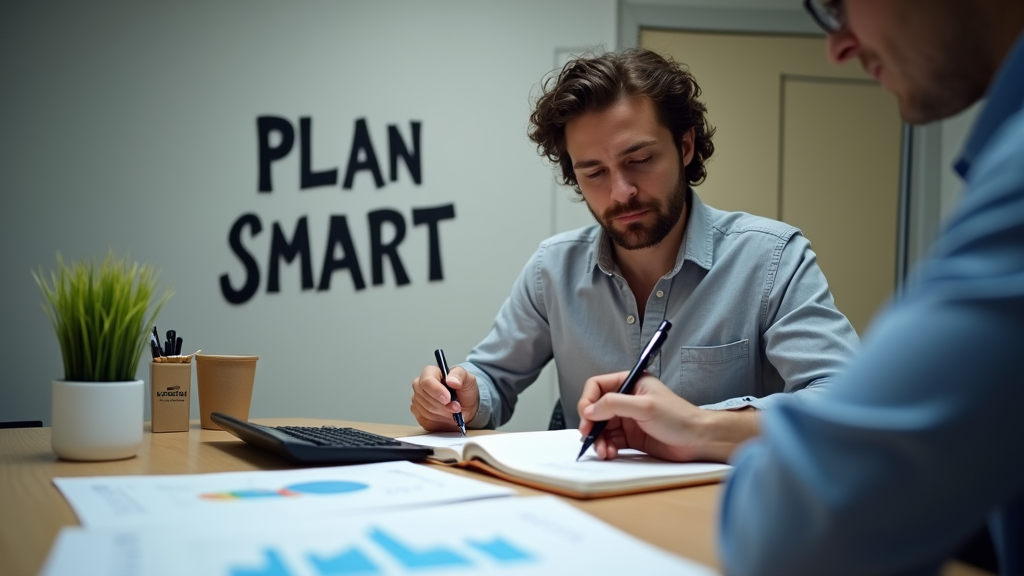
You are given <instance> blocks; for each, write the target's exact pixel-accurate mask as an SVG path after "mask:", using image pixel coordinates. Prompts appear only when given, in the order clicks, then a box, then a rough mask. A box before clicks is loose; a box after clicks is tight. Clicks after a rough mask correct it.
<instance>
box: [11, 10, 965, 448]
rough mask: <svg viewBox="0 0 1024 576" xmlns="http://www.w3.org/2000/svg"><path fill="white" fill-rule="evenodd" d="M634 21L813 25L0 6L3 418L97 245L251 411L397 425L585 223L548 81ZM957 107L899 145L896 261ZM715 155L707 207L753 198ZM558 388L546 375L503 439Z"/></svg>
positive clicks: (26, 409) (946, 184) (940, 188)
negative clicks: (153, 276)
mask: <svg viewBox="0 0 1024 576" xmlns="http://www.w3.org/2000/svg"><path fill="white" fill-rule="evenodd" d="M643 30H658V31H664V30H669V31H696V32H700V33H702V34H703V33H711V34H719V33H722V34H733V35H737V36H750V35H767V36H778V35H792V36H796V37H808V38H815V37H816V38H819V39H820V38H821V36H820V34H819V33H818V31H817V30H816V29H815V27H814V25H813V24H812V23H811V22H810V20H809V18H808V17H807V16H806V15H805V14H804V13H803V11H802V9H801V6H800V2H799V0H662V1H653V0H645V1H643V2H633V1H621V0H620V1H616V0H534V1H531V0H516V1H514V2H513V1H495V2H477V1H473V0H436V1H430V2H421V1H416V0H374V1H370V0H366V1H355V0H351V1H341V0H339V1H333V2H328V1H318V2H303V3H297V4H280V3H271V2H242V1H240V0H224V1H218V2H199V1H191V0H190V1H182V2H173V3H170V2H168V3H159V4H154V3H146V4H139V3H130V2H90V3H75V2H68V1H59V2H47V1H44V2H15V3H5V4H4V5H3V7H0V77H2V79H3V89H2V90H0V99H2V105H0V115H2V125H3V126H4V130H3V132H2V134H0V199H2V200H0V202H2V210H0V241H2V246H3V248H4V249H3V251H2V252H0V268H2V270H3V275H2V277H0V286H2V289H0V293H2V298H0V327H2V330H0V349H2V350H3V352H4V357H5V359H6V362H5V367H4V369H3V370H2V372H0V421H10V420H42V421H43V423H44V425H49V420H50V383H51V381H52V380H54V379H60V378H62V377H63V368H62V362H61V357H60V351H59V346H58V344H57V340H56V337H55V335H54V332H53V329H52V327H51V325H50V322H49V320H48V318H47V317H46V315H45V313H44V312H43V310H42V307H41V305H42V301H43V297H42V294H41V292H40V290H39V288H38V287H37V286H36V283H35V281H34V280H33V277H32V271H40V270H41V271H43V273H45V274H48V273H49V272H50V271H51V270H53V269H54V268H55V265H56V254H57V253H58V252H59V253H60V254H61V255H62V256H63V258H64V259H65V260H69V261H74V260H80V259H99V258H102V257H103V256H104V255H105V254H106V253H107V251H108V250H113V251H114V252H116V253H118V254H121V255H128V256H129V257H130V258H131V259H132V260H136V261H140V262H149V263H152V264H153V265H154V266H155V267H156V268H157V269H158V270H160V280H159V286H160V288H161V290H162V289H165V288H167V289H172V290H173V291H174V295H173V297H172V298H171V299H170V300H169V302H168V303H167V304H166V305H165V306H164V308H163V310H162V312H161V313H160V316H159V318H158V320H157V325H158V326H159V328H160V329H161V331H163V330H165V329H172V328H173V329H175V330H177V331H178V333H179V335H181V336H182V337H183V338H184V348H185V350H184V351H185V352H194V351H195V350H197V349H202V351H203V352H205V353H209V354H254V355H258V356H259V357H260V360H259V363H258V368H257V374H256V385H255V391H254V395H253V401H252V407H251V412H250V417H254V418H258V417H268V416H281V417H293V416H294V417H321V418H338V419H349V420H362V421H377V422H393V423H413V422H414V419H413V418H412V416H411V414H410V413H409V398H410V392H411V389H410V382H411V380H412V379H413V378H414V377H415V376H416V375H417V374H418V373H419V371H420V369H421V368H422V367H423V366H425V365H427V364H430V363H431V362H432V361H433V355H432V352H433V350H434V349H435V348H443V349H444V350H445V352H446V354H447V356H448V358H449V361H450V362H451V363H456V362H459V361H461V360H462V359H464V358H465V356H466V354H467V353H468V352H469V350H470V349H471V348H472V346H473V345H474V344H476V343H477V342H478V341H479V340H480V339H481V338H483V336H484V335H485V334H486V333H487V331H488V330H489V328H490V327H491V324H492V322H493V320H494V316H495V314H496V313H497V311H498V309H499V307H500V306H501V304H502V302H503V301H504V300H505V298H506V297H507V295H508V293H509V290H510V287H511V284H512V282H513V280H514V279H515V278H516V276H517V275H518V274H519V272H520V270H521V268H522V266H523V264H524V263H525V262H526V259H527V258H528V257H529V255H530V254H531V253H532V252H533V250H534V249H535V248H536V247H537V244H538V243H539V242H540V241H541V240H543V239H544V238H546V237H547V236H550V235H551V234H553V233H556V232H559V231H562V230H568V229H572V228H576V227H579V226H583V225H587V224H590V223H592V218H591V216H590V214H589V213H588V211H587V210H586V207H585V206H584V205H583V204H581V203H578V202H574V201H573V200H572V196H573V194H572V192H571V191H570V190H569V189H567V188H565V187H562V186H558V185H557V184H556V183H555V173H554V170H553V169H552V167H551V166H550V165H549V164H548V163H547V161H546V160H544V159H542V158H540V157H539V156H538V155H537V153H536V150H535V148H534V146H533V145H532V144H531V143H530V142H529V140H528V139H527V137H526V129H527V121H528V116H529V113H530V110H531V103H532V97H534V96H536V94H537V93H538V89H539V85H540V81H541V79H542V78H543V77H545V75H546V74H548V73H550V72H551V71H552V70H553V69H555V68H557V67H559V66H560V65H561V64H562V63H563V62H564V61H565V60H566V59H567V58H569V57H570V56H571V55H574V54H580V53H583V52H585V51H587V50H590V51H596V52H600V51H603V50H609V49H616V48H620V47H625V46H634V45H637V44H638V43H639V42H640V34H641V31H643ZM815 50H816V51H817V50H818V48H815ZM820 57H821V58H822V59H824V54H821V55H820ZM680 59H681V60H682V61H684V62H686V60H687V59H686V58H685V57H683V58H680ZM695 72H696V70H695ZM697 79H698V81H700V80H701V76H700V74H699V73H698V74H697ZM707 104H708V107H709V110H710V113H711V114H712V118H713V121H714V113H715V102H714V101H713V100H708V102H707ZM973 114H974V109H972V110H969V111H967V112H965V113H964V114H962V115H961V116H959V117H957V118H953V119H951V120H948V121H946V122H943V123H940V124H936V125H932V126H927V127H921V128H915V129H912V130H904V131H903V132H902V145H901V146H900V147H899V148H898V151H897V152H896V153H898V154H899V155H900V158H898V159H896V161H897V162H898V165H899V166H900V167H901V168H900V171H899V182H898V183H894V186H895V185H897V184H898V186H899V188H900V189H902V190H903V196H902V198H903V200H902V201H901V204H900V210H899V214H900V216H899V218H900V222H899V223H898V224H899V225H898V226H896V230H897V232H898V234H899V238H898V241H897V242H896V243H895V245H896V249H897V250H898V251H899V254H898V255H894V256H893V258H894V261H897V262H899V263H900V266H901V268H900V271H899V274H897V276H899V275H902V273H903V272H902V271H903V270H905V269H907V268H909V267H911V266H912V263H913V261H914V260H916V259H918V258H920V257H922V255H923V254H924V253H925V249H926V246H927V243H928V241H929V240H930V239H931V237H932V236H933V235H934V234H935V231H936V230H937V228H938V226H941V222H942V219H943V217H944V216H945V215H946V214H948V213H949V211H950V209H951V207H952V206H953V204H954V203H955V201H956V198H957V194H958V192H959V190H960V183H959V181H958V180H957V179H956V177H955V176H954V174H953V173H952V170H951V169H950V168H949V166H950V164H951V161H952V159H953V158H954V156H955V155H956V153H957V152H958V150H959V146H960V144H961V143H962V141H963V138H964V136H965V131H966V129H967V127H969V125H970V120H971V118H972V116H973ZM261 119H262V120H261ZM751 129H753V128H751ZM758 129H759V128H758ZM728 141H729V140H728V138H725V139H724V140H723V142H722V143H721V144H720V146H719V149H718V151H717V152H716V154H718V155H720V156H721V157H722V160H721V161H720V162H719V163H720V164H725V165H728V160H727V159H728V157H729V149H728V146H727V142H728ZM708 169H709V178H708V182H707V183H706V184H704V185H702V186H701V187H698V188H697V191H698V193H700V194H701V195H702V197H703V198H704V200H705V201H706V202H708V203H710V204H712V205H718V206H719V207H722V208H728V209H743V210H747V211H751V212H755V213H762V212H764V210H762V209H760V208H759V207H757V206H743V205H742V203H740V204H741V205H738V206H737V205H734V204H735V202H733V203H728V204H729V205H727V206H722V205H719V204H716V198H717V197H718V196H716V195H720V194H722V192H716V190H715V188H714V185H715V184H714V183H715V181H716V159H712V161H711V163H710V164H709V167H708ZM730 169H731V170H735V169H736V168H730ZM861 169H862V170H863V171H865V172H866V173H869V172H870V167H861ZM722 170H723V171H724V168H723V169H722ZM753 176H754V177H756V176H757V175H756V174H754V175H753ZM772 178H775V180H776V181H777V180H780V178H779V177H778V176H777V175H775V176H772ZM720 180H721V179H720ZM772 185H774V183H773V184H772ZM871 185H872V183H871V180H870V178H865V181H864V184H863V186H871ZM763 215H766V216H771V217H780V214H778V213H765V214H763ZM782 216H784V214H782ZM863 228H864V229H863V233H864V234H865V235H870V234H872V233H875V231H874V230H873V229H872V225H870V224H867V223H865V224H864V225H863ZM809 236H810V235H809ZM307 240H308V244H306V241H307ZM810 240H811V242H812V246H813V245H814V241H815V238H814V237H813V236H810ZM829 265H830V266H832V267H833V269H835V270H836V274H840V271H839V269H838V267H841V266H842V264H841V263H830V264H829ZM823 268H825V270H826V274H827V275H831V273H830V272H829V270H828V268H827V267H825V266H824V263H823ZM898 281H899V278H897V281H896V283H897V284H898ZM895 288H896V286H894V289H895ZM839 307H840V309H842V308H843V304H842V302H839ZM862 335H863V333H862ZM148 364H149V363H148V361H147V360H146V359H145V358H144V359H143V360H142V361H141V362H140V365H139V371H138V377H139V378H140V379H143V380H145V381H147V383H148V380H149V371H148V370H149V368H148ZM623 368H624V369H626V368H628V367H623ZM556 399H557V389H556V385H555V381H554V371H553V370H552V369H551V367H549V368H548V369H546V370H545V371H544V372H543V373H542V374H541V376H540V377H539V379H538V381H537V382H536V383H535V384H534V385H533V386H532V387H531V388H530V390H529V391H528V392H527V393H526V394H525V395H524V396H523V397H522V398H521V400H520V402H519V405H518V406H517V409H516V414H515V416H514V417H513V419H512V421H511V422H510V423H509V424H508V425H507V426H506V427H505V429H508V430H529V429H543V428H546V426H547V421H548V416H549V414H550V411H551V407H552V406H553V404H554V402H555V400H556ZM568 408H569V409H572V408H571V404H570V407H568ZM146 410H147V412H146V414H147V418H148V406H147V408H146ZM192 414H193V417H197V415H198V405H197V401H196V397H195V395H194V394H193V408H192Z"/></svg>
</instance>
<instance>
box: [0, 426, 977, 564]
mask: <svg viewBox="0 0 1024 576" xmlns="http://www.w3.org/2000/svg"><path fill="white" fill-rule="evenodd" d="M258 421H259V422H261V423H263V424H270V425H275V426H276V425H282V424H296V425H305V426H320V425H323V424H333V425H335V426H355V427H358V428H362V429H364V430H369V431H371V432H377V433H379V434H384V435H387V436H392V437H399V436H411V435H414V434H419V433H422V429H420V428H419V427H415V426H401V425H388V424H366V423H357V422H344V421H338V420H318V419H309V418H287V419H285V418H272V419H259V420H258ZM478 433H481V432H471V434H478ZM484 433H486V432H484ZM290 467H291V466H290V465H289V464H288V462H286V461H285V460H282V459H280V458H278V457H276V456H273V455H271V454H268V453H266V452H263V451H262V450H259V449H257V448H253V447H251V446H249V445H247V444H245V443H243V442H241V441H240V440H238V439H237V438H235V437H234V436H232V435H230V434H228V433H227V432H221V431H217V430H201V429H200V428H199V423H198V421H194V422H193V423H192V426H191V429H190V430H189V432H188V433H184V432H180V433H166V434H151V433H149V432H148V431H147V432H146V434H145V436H144V438H143V442H142V447H141V448H140V449H139V453H138V455H137V456H135V457H134V458H129V459H127V460H118V461H114V462H67V461H63V460H58V459H57V457H56V456H55V455H54V454H53V451H52V450H51V449H50V429H49V428H21V429H14V430H0V574H3V575H5V576H34V575H36V574H37V573H38V571H39V569H40V568H41V567H42V564H43V561H44V560H45V558H46V554H47V553H48V552H49V550H50V545H51V544H52V543H53V540H54V538H55V537H56V535H57V532H58V531H59V530H60V528H61V527H62V526H72V525H77V524H78V523H79V522H78V519H77V518H76V516H75V513H74V512H73V511H72V509H71V507H70V506H69V505H68V503H67V501H66V500H64V497H63V496H61V494H60V492H59V491H58V490H57V488H56V486H54V485H53V482H52V479H53V478H55V477H61V476H113V475H127V474H198V473H204V472H226V471H233V470H278V469H284V468H290ZM439 469H443V470H447V471H449V472H451V473H453V474H461V475H465V476H471V477H473V478H476V479H478V480H482V481H484V482H491V483H495V484H501V485H505V486H512V487H514V488H515V489H516V490H517V491H518V492H519V493H520V494H522V495H536V494H543V492H540V491H537V490H532V489H530V488H525V487H521V486H518V485H515V484H509V483H507V482H504V481H502V480H498V479H496V478H491V477H489V476H486V475H482V474H478V473H474V472H468V471H465V470H459V469H451V468H440V467H439ZM720 493H721V485H706V486H696V487H692V488H681V489H677V490H665V491H661V492H650V493H647V494H636V495H632V496H620V497H614V498H601V499H597V500H587V501H582V500H574V499H572V498H563V500H565V501H566V502H569V503H570V504H572V505H574V506H576V507H577V508H579V509H581V510H584V511H586V512H588V513H589V514H592V515H593V516H596V517H598V518H601V519H602V520H604V521H605V522H608V523H609V524H612V525H614V526H617V527H618V528H620V529H621V530H624V531H625V532H628V533H630V534H633V535H634V536H636V537H638V538H641V539H643V540H646V541H648V542H650V543H652V544H654V545H656V546H659V547H661V548H663V549H665V550H669V551H672V552H675V553H677V554H680V555H682V556H686V557H688V558H692V559H694V560H696V561H698V562H701V563H703V564H706V565H709V566H714V567H718V566H719V564H718V558H717V554H716V549H715V533H716V530H717V508H718V498H719V494H720ZM942 574H943V576H972V575H981V574H986V573H984V572H981V571H974V570H973V569H971V568H969V567H967V566H964V565H960V564H951V565H949V566H947V569H946V570H944V571H943V573H942Z"/></svg>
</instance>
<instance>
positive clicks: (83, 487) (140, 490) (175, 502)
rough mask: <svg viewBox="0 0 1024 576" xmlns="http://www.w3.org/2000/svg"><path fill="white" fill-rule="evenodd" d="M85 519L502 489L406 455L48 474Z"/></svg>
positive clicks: (302, 508) (268, 514)
mask: <svg viewBox="0 0 1024 576" xmlns="http://www.w3.org/2000/svg"><path fill="white" fill-rule="evenodd" d="M53 483H54V484H56V485H57V488H59V489H60V491H61V493H63V494H64V497H65V498H66V499H67V500H68V502H69V503H70V504H71V507H72V508H73V509H74V510H75V513H76V514H77V515H78V520H79V521H80V522H81V523H82V524H83V525H84V526H89V527H92V526H114V527H120V526H139V525H146V524H160V525H164V526H170V525H181V524H183V523H184V524H187V528H188V529H192V528H194V527H196V526H201V525H204V524H211V525H213V524H215V525H224V526H226V525H230V524H238V523H245V522H259V521H261V520H267V519H274V520H285V519H287V518H296V519H299V520H306V519H311V518H322V517H325V516H332V515H335V516H337V515H344V514H347V513H351V512H354V511H365V510H378V509H386V508H406V507H410V506H422V505H429V504H443V503H450V502H457V501H462V500H473V499H478V498H492V497H495V496H508V495H512V494H514V493H515V491H514V490H512V489H510V488H506V487H503V486H496V485H494V484H489V483H486V482H480V481H478V480H473V479H472V478H464V477H461V476H457V475H454V474H448V473H446V472H442V471H440V470H437V469H434V468H431V467H429V466H422V465H416V464H412V463H411V462H382V463H378V464H361V465H354V466H334V467H326V468H305V469H298V470H275V471H258V472H223V473H216V474H180V475H172V476H98V477H86V478H54V479H53Z"/></svg>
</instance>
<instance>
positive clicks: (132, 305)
mask: <svg viewBox="0 0 1024 576" xmlns="http://www.w3.org/2000/svg"><path fill="white" fill-rule="evenodd" d="M33 276H34V277H35V280H36V283H37V284H38V285H39V287H40V289H41V290H42V291H43V295H44V296H45V301H44V302H43V309H44V310H45V311H46V313H47V315H48V316H49V317H50V321H51V322H52V323H53V328H54V330H55V331H56V333H57V340H58V342H59V343H60V351H61V356H62V357H63V360H64V379H63V380H54V381H53V388H52V390H53V398H52V400H51V406H52V413H51V426H52V446H53V451H54V452H56V453H57V455H58V456H60V457H62V458H66V459H69V460H116V459H120V458H130V457H132V456H134V455H135V453H136V452H137V451H138V448H139V445H140V444H141V443H142V427H143V424H142V421H143V397H144V391H145V387H144V385H143V382H142V380H139V379H137V378H136V377H135V373H136V370H137V369H138V366H139V359H140V358H141V357H142V354H143V353H144V351H145V350H146V349H147V348H148V341H149V334H150V332H149V327H150V326H152V325H153V322H154V321H155V319H156V316H157V314H158V313H159V311H160V308H161V307H162V306H163V304H164V303H165V302H166V301H167V299H168V298H170V296H171V293H170V292H169V291H168V292H165V293H164V294H163V296H161V297H160V298H158V299H157V298H156V296H155V295H156V278H157V273H156V272H155V270H154V268H153V266H151V265H149V264H146V265H140V264H138V263H137V262H136V263H132V264H130V265H129V263H128V260H127V259H126V258H118V257H116V256H115V255H114V253H113V251H110V252H109V253H108V254H107V257H106V258H105V259H104V260H103V261H102V262H101V263H99V264H96V263H94V262H76V263H72V264H70V265H69V264H67V263H65V262H64V260H63V258H61V256H60V254H59V253H58V254H57V269H56V271H54V272H51V274H50V278H49V281H47V278H46V277H45V275H44V274H43V272H42V270H40V271H39V273H38V274H37V273H35V272H33ZM147 314H148V315H147Z"/></svg>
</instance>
